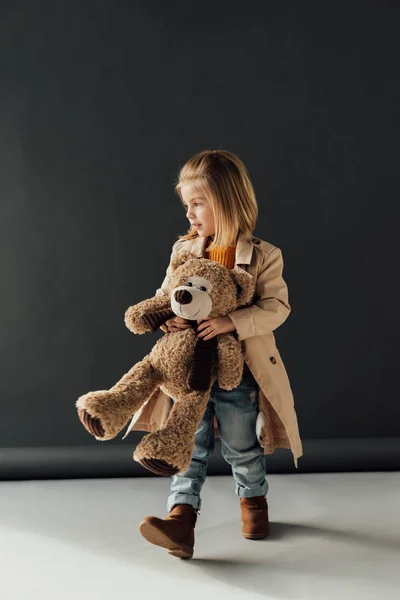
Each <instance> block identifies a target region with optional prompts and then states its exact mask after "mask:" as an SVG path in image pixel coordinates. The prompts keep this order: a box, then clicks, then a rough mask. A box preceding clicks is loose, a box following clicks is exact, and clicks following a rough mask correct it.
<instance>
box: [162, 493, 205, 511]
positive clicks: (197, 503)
mask: <svg viewBox="0 0 400 600" xmlns="http://www.w3.org/2000/svg"><path fill="white" fill-rule="evenodd" d="M201 503H202V500H201V498H200V497H199V496H194V495H193V494H171V495H170V496H168V501H167V512H168V513H169V512H171V510H172V509H173V507H174V505H175V504H191V505H192V506H193V508H194V509H195V510H200V509H201Z"/></svg>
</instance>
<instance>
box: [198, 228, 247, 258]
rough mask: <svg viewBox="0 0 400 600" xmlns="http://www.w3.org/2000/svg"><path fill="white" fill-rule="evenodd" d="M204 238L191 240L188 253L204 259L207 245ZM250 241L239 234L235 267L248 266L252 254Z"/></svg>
mask: <svg viewBox="0 0 400 600" xmlns="http://www.w3.org/2000/svg"><path fill="white" fill-rule="evenodd" d="M207 239H208V238H206V237H200V236H197V237H196V238H194V240H192V243H191V246H190V252H192V254H194V255H195V256H197V257H198V258H206V256H205V247H206V244H207ZM251 239H252V238H249V237H247V236H246V235H245V234H244V233H239V237H238V241H237V244H236V253H235V266H236V265H249V264H250V263H251V257H252V254H253V244H252V243H251Z"/></svg>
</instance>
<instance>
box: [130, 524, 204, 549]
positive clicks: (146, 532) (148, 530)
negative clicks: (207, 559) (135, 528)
mask: <svg viewBox="0 0 400 600" xmlns="http://www.w3.org/2000/svg"><path fill="white" fill-rule="evenodd" d="M139 531H140V533H141V534H142V536H143V537H144V538H145V539H146V540H147V541H148V542H150V543H151V544H155V545H156V546H161V548H166V549H167V550H168V554H171V556H176V557H177V558H192V556H193V548H191V547H190V546H188V545H187V544H182V543H180V542H177V541H175V540H173V539H171V538H170V537H168V536H167V534H166V533H164V532H163V531H161V530H160V529H158V527H156V526H155V525H153V524H152V523H149V522H148V521H142V522H141V523H140V525H139Z"/></svg>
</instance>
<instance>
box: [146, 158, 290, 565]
mask: <svg viewBox="0 0 400 600" xmlns="http://www.w3.org/2000/svg"><path fill="white" fill-rule="evenodd" d="M176 191H177V193H178V195H179V197H180V199H181V201H182V203H183V206H184V208H185V211H186V217H187V219H188V220H189V222H190V229H189V232H188V234H186V235H183V236H181V237H180V238H179V239H178V240H177V241H176V242H175V244H174V246H173V250H172V254H171V257H172V256H173V255H174V253H175V252H180V251H183V250H190V251H192V252H193V251H195V252H196V254H197V255H199V256H203V257H205V258H209V259H211V260H216V261H218V262H220V263H222V264H223V265H225V266H226V267H227V268H228V269H232V268H233V267H234V266H235V264H240V265H241V266H242V267H243V268H246V269H247V270H248V271H249V272H252V273H254V274H255V275H256V277H257V287H256V292H257V294H258V295H257V299H258V300H257V302H256V304H254V305H252V306H250V308H239V309H238V310H235V311H234V312H232V313H230V314H229V315H227V316H224V317H216V318H215V317H214V318H207V319H202V320H201V321H198V327H197V335H198V337H199V338H203V339H204V340H209V339H211V338H212V337H214V336H216V335H219V334H223V333H227V332H236V333H235V335H236V337H237V339H239V341H241V340H244V342H243V343H244V349H245V359H246V362H245V366H244V371H243V378H242V381H241V383H240V384H239V386H238V387H236V388H234V389H233V390H231V391H227V390H224V389H222V388H220V387H219V386H218V381H217V380H216V381H215V383H214V384H213V386H212V388H211V393H210V399H209V402H208V405H207V407H206V410H205V413H204V416H203V419H202V421H201V423H200V425H199V427H198V430H197V431H196V437H195V446H194V450H193V455H192V461H191V464H190V466H189V468H188V469H187V471H185V472H183V473H179V474H177V475H174V476H173V477H172V483H171V490H170V496H169V498H168V501H167V511H168V513H169V514H168V516H167V517H166V518H165V519H160V518H158V517H153V516H150V517H146V518H145V519H144V520H143V521H142V522H141V524H140V526H139V528H140V532H141V534H142V535H143V536H144V537H145V538H146V539H147V540H148V541H149V542H151V543H153V544H156V545H158V546H162V547H164V548H167V549H168V552H169V554H171V555H172V556H177V557H179V558H191V557H192V556H193V548H194V528H195V524H196V521H197V516H198V514H199V511H200V508H201V503H202V500H201V497H200V492H201V489H202V486H203V484H204V481H205V478H206V471H207V462H208V457H209V455H210V454H211V453H212V452H213V450H214V418H215V419H216V422H217V424H218V429H219V434H220V438H221V448H222V455H223V457H224V459H225V460H226V461H227V462H228V463H229V464H230V465H231V467H232V473H233V477H234V479H235V482H236V494H237V495H238V496H239V499H240V508H241V517H242V535H243V536H244V537H245V538H248V539H260V538H265V537H268V535H269V521H268V505H267V500H266V495H267V493H268V489H269V486H268V482H267V480H266V464H265V453H264V449H263V447H262V446H261V445H260V442H259V439H258V437H257V434H256V421H257V416H258V414H259V402H258V398H259V384H258V382H257V381H256V379H255V377H254V375H253V372H254V373H256V374H258V376H257V379H258V380H263V379H265V378H266V377H268V373H269V370H270V367H269V365H266V364H265V363H266V361H271V362H272V364H273V360H272V359H274V360H275V364H276V360H277V359H276V358H275V357H274V356H272V357H270V356H269V355H266V352H262V349H263V348H262V346H261V345H260V346H259V351H258V352H257V346H256V345H254V347H253V350H252V347H251V344H250V342H251V340H253V341H254V340H256V336H258V337H259V338H263V337H265V338H266V339H267V338H268V339H270V338H269V337H268V336H270V335H272V333H271V332H272V331H273V330H274V329H276V328H277V327H278V326H279V325H280V324H282V323H283V322H284V321H285V320H286V318H287V317H288V315H289V312H290V310H291V308H290V306H289V303H288V293H287V286H286V283H285V282H284V280H283V278H282V269H283V262H282V255H281V251H280V250H279V249H278V248H276V247H275V246H273V245H272V244H269V243H268V242H263V241H262V240H260V239H259V238H254V237H253V231H254V229H255V225H256V219H257V215H258V208H257V202H256V198H255V194H254V190H253V186H252V184H251V181H250V179H249V176H248V173H247V171H246V168H245V166H244V165H243V163H242V162H241V160H240V159H239V158H238V157H237V156H235V155H234V154H232V153H230V152H227V151H223V150H218V151H217V150H214V151H212V150H206V151H203V152H200V153H199V154H197V155H195V156H194V157H193V158H191V159H190V160H189V161H188V162H187V163H186V164H185V165H184V166H183V168H182V169H181V171H180V173H179V178H178V182H177V185H176ZM169 274H170V271H169V267H168V269H167V273H166V277H165V279H164V281H163V283H162V286H161V288H160V289H159V290H157V292H156V293H168V289H167V287H168V277H169ZM188 327H190V324H189V322H188V321H186V320H185V319H182V318H181V317H174V318H171V319H169V320H168V321H167V322H166V324H165V326H162V329H163V330H164V331H165V332H166V333H167V335H168V334H174V333H175V332H179V331H182V330H183V329H186V328H188ZM256 342H257V340H256ZM259 343H260V342H259ZM274 353H276V356H277V358H278V359H279V361H280V362H281V359H280V357H279V353H278V352H277V350H275V351H274ZM247 363H249V364H250V366H251V367H252V370H250V369H249V366H248V364H247ZM282 366H283V365H282ZM283 369H284V367H283ZM252 371H253V372H252ZM289 387H290V386H289ZM286 391H287V390H286ZM172 400H173V402H174V401H175V400H174V399H172ZM288 402H289V404H290V403H293V401H291V400H290V398H289V401H288ZM287 410H288V411H290V410H292V408H291V406H288V407H287ZM293 411H294V408H293ZM293 422H294V423H295V426H297V421H296V419H295V417H293V418H292V425H291V429H292V430H293V429H294V426H293ZM292 439H293V438H292ZM278 445H281V444H279V443H278V441H276V440H275V446H278ZM300 445H301V443H300V440H299V438H297V455H301V451H299V450H298V448H299V447H300ZM286 447H287V446H286ZM295 458H297V457H296V456H295ZM296 466H297V464H296Z"/></svg>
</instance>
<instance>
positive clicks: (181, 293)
mask: <svg viewBox="0 0 400 600" xmlns="http://www.w3.org/2000/svg"><path fill="white" fill-rule="evenodd" d="M175 300H176V301H177V302H179V304H190V302H191V301H192V294H191V293H190V292H188V290H176V292H175Z"/></svg>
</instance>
